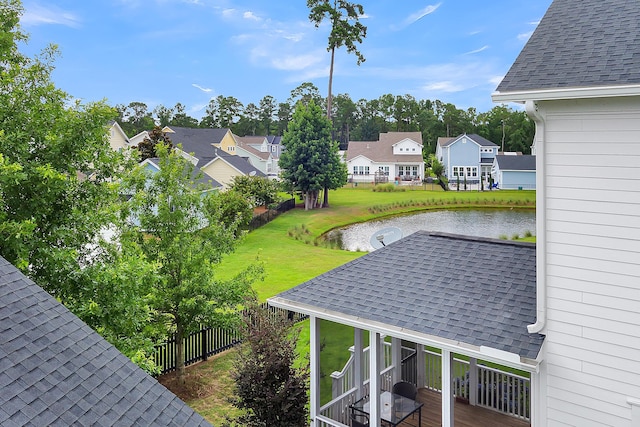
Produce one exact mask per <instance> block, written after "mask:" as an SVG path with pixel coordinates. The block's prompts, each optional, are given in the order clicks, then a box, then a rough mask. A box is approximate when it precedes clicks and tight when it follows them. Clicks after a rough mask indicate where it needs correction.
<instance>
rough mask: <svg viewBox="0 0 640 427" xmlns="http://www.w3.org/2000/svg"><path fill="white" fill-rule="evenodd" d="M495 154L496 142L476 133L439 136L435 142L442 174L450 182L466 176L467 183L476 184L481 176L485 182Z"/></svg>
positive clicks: (462, 179) (496, 152)
mask: <svg viewBox="0 0 640 427" xmlns="http://www.w3.org/2000/svg"><path fill="white" fill-rule="evenodd" d="M497 154H498V146H497V145H496V144H494V143H493V142H491V141H489V140H488V139H485V138H483V137H481V136H480V135H476V134H472V135H467V134H462V135H460V136H457V137H455V138H444V137H440V138H438V143H437V144H436V158H437V159H438V160H439V161H440V162H441V163H442V165H443V166H444V175H445V176H446V177H447V179H448V180H449V182H451V183H453V182H455V181H457V180H458V178H460V182H462V181H464V179H465V178H466V180H467V182H468V183H472V184H477V183H478V182H479V180H480V177H482V179H483V180H484V183H485V184H487V183H488V182H489V176H490V175H491V166H492V165H493V159H494V158H495V157H496V155H497Z"/></svg>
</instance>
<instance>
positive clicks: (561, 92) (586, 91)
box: [491, 84, 640, 103]
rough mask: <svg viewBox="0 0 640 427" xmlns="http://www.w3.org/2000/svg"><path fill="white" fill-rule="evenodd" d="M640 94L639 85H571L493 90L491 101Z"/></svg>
mask: <svg viewBox="0 0 640 427" xmlns="http://www.w3.org/2000/svg"><path fill="white" fill-rule="evenodd" d="M620 96H640V85H638V84H634V85H617V86H600V87H571V88H554V89H534V90H522V91H509V92H498V91H496V92H493V93H492V94H491V99H492V100H493V102H519V103H525V102H526V101H558V100H563V99H584V98H610V97H620Z"/></svg>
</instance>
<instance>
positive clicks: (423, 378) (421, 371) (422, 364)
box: [416, 344, 427, 388]
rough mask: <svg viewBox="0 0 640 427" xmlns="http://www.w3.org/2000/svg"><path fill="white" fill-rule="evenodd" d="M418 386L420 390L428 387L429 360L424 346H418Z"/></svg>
mask: <svg viewBox="0 0 640 427" xmlns="http://www.w3.org/2000/svg"><path fill="white" fill-rule="evenodd" d="M416 370H417V373H416V382H417V384H416V386H417V387H418V388H422V387H425V386H426V385H427V360H426V355H425V353H424V344H416Z"/></svg>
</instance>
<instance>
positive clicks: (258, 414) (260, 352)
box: [232, 302, 309, 427]
mask: <svg viewBox="0 0 640 427" xmlns="http://www.w3.org/2000/svg"><path fill="white" fill-rule="evenodd" d="M292 329H293V330H292ZM243 332H244V339H245V341H244V343H243V344H242V347H241V348H240V351H239V352H238V355H237V357H236V360H235V361H234V369H233V371H232V377H233V379H234V381H235V395H236V396H237V397H236V398H235V399H233V404H234V406H236V407H237V408H239V409H241V410H242V411H243V412H242V415H240V416H238V418H237V419H236V420H234V425H241V426H255V427H263V426H270V427H304V426H307V425H308V421H309V410H308V407H307V402H308V397H307V388H308V384H307V383H308V381H309V368H308V364H307V363H305V364H300V365H301V366H299V367H296V359H297V353H296V343H297V341H298V336H299V334H300V330H299V328H292V325H291V322H290V321H289V320H287V319H286V318H285V317H284V316H283V315H281V314H278V313H272V312H270V311H269V310H268V309H265V308H260V307H259V306H258V305H257V303H256V302H252V303H250V304H249V307H248V309H247V312H246V314H245V316H244V327H243ZM236 423H237V424H236Z"/></svg>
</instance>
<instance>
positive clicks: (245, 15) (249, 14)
mask: <svg viewBox="0 0 640 427" xmlns="http://www.w3.org/2000/svg"><path fill="white" fill-rule="evenodd" d="M242 17H243V18H244V19H249V20H252V21H258V22H259V21H262V18H260V17H259V16H256V15H255V14H254V13H253V12H251V11H247V12H245V13H243V14H242Z"/></svg>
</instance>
